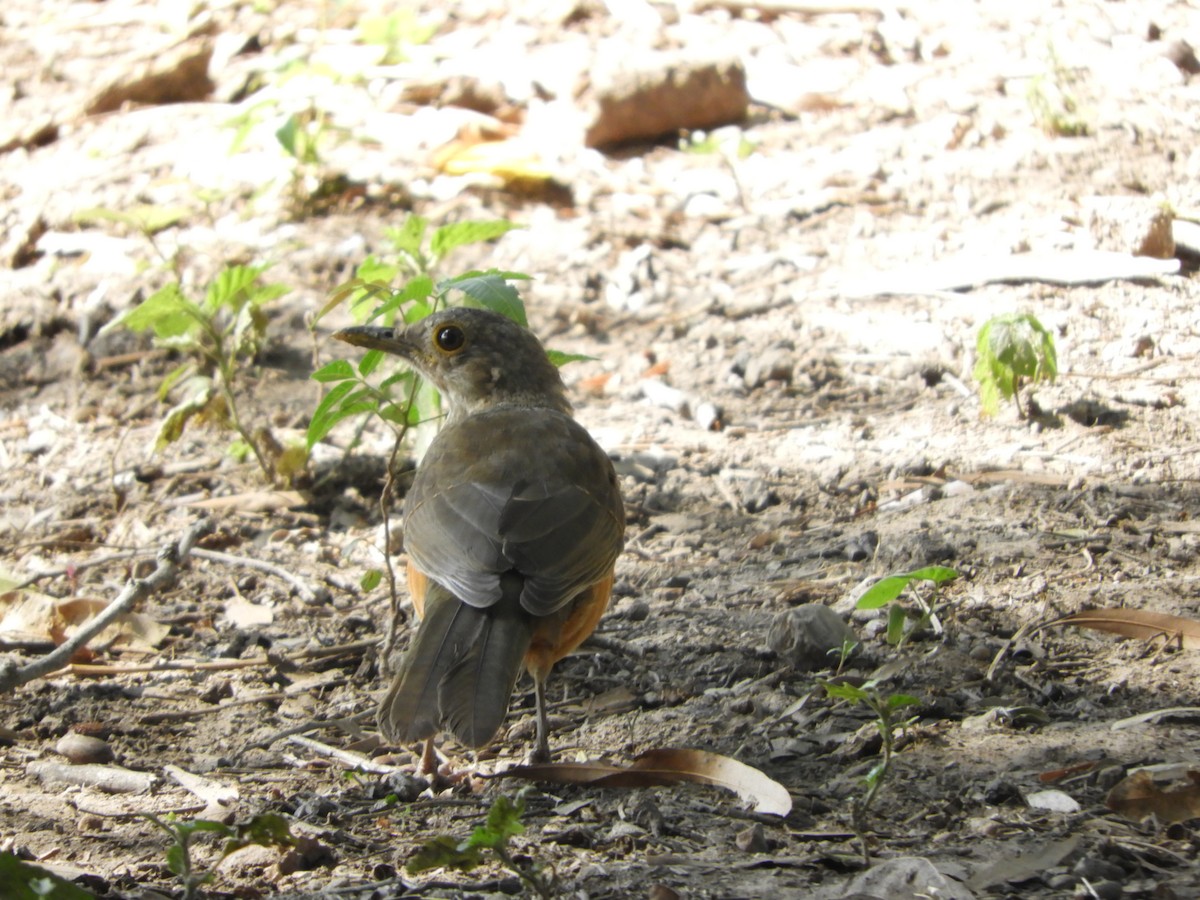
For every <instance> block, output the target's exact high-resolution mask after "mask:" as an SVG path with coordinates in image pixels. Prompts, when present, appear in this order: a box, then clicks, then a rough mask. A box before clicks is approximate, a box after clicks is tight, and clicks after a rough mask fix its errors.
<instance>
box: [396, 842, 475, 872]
mask: <svg viewBox="0 0 1200 900" xmlns="http://www.w3.org/2000/svg"><path fill="white" fill-rule="evenodd" d="M482 858H483V855H482V853H481V852H480V850H479V848H478V847H470V846H467V845H466V844H461V843H459V842H458V841H456V840H455V839H454V838H452V837H450V836H449V835H446V834H442V835H438V836H437V837H435V838H434V839H433V840H431V841H426V842H425V845H424V846H423V847H422V848H421V849H420V850H418V851H417V852H416V853H414V854H413V856H412V858H411V859H410V860H409V861H408V862H407V863H406V864H405V866H404V870H405V871H406V872H408V874H410V875H418V874H420V873H421V872H424V871H426V870H428V869H439V868H447V869H459V870H461V871H464V872H466V871H470V870H471V869H474V868H475V867H476V866H478V865H479V863H480V861H481V860H482Z"/></svg>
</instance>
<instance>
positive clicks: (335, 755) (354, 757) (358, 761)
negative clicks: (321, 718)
mask: <svg viewBox="0 0 1200 900" xmlns="http://www.w3.org/2000/svg"><path fill="white" fill-rule="evenodd" d="M288 743H290V744H295V745H296V746H298V747H303V748H304V749H305V750H308V751H309V752H310V753H316V754H319V755H320V756H327V757H329V758H330V759H334V760H337V761H338V762H340V763H341V764H342V765H344V766H346V767H347V768H349V769H357V770H359V771H362V772H370V773H372V774H374V775H391V774H394V773H396V772H403V771H404V769H402V768H401V767H400V766H389V765H386V764H384V763H378V762H375V760H373V759H368V758H367V757H365V756H363V755H362V754H361V753H352V752H351V751H349V750H340V749H338V748H337V747H331V746H330V745H329V744H322V743H321V742H320V741H314V740H313V739H312V738H306V737H304V736H303V735H299V734H293V735H291V736H290V737H289V738H288Z"/></svg>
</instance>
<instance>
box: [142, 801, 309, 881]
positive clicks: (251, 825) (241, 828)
mask: <svg viewBox="0 0 1200 900" xmlns="http://www.w3.org/2000/svg"><path fill="white" fill-rule="evenodd" d="M141 816H142V818H144V819H145V820H146V821H148V822H150V823H151V824H153V825H155V826H156V827H158V828H160V829H162V830H163V831H165V832H166V833H167V835H168V836H169V837H170V838H171V840H172V841H173V843H172V844H171V846H170V847H168V848H167V868H168V869H170V870H171V872H172V873H173V874H174V875H176V876H177V877H178V878H179V880H180V882H181V884H182V886H183V898H184V900H194V898H196V897H197V896H199V891H200V887H201V886H202V885H205V884H207V883H208V882H210V881H212V879H213V876H214V874H215V866H216V864H214V867H213V868H212V869H208V870H201V869H200V868H198V867H197V864H196V859H195V845H196V839H197V838H198V837H199V836H200V835H202V834H211V835H215V836H216V837H218V838H224V839H225V843H224V844H223V845H222V847H221V852H220V856H219V858H218V859H217V863H219V862H220V861H221V860H223V859H224V858H225V857H227V856H229V854H231V853H233V852H234V851H235V850H240V849H242V848H243V847H248V846H250V845H251V844H258V845H259V846H263V847H291V846H294V845H295V843H296V839H295V837H293V836H292V833H291V830H290V829H289V828H288V824H287V820H286V819H284V818H283V817H282V816H278V815H275V814H273V813H264V814H263V815H259V816H255V817H254V818H253V819H251V820H250V821H249V822H247V823H245V824H243V825H226V824H225V823H223V822H216V821H213V820H211V819H190V820H183V819H180V818H178V817H177V816H175V815H174V814H170V815H167V816H163V817H161V818H160V817H159V816H156V815H153V814H151V813H142V814H141Z"/></svg>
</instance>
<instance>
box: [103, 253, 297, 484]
mask: <svg viewBox="0 0 1200 900" xmlns="http://www.w3.org/2000/svg"><path fill="white" fill-rule="evenodd" d="M265 270H266V267H265V266H263V267H255V268H251V267H248V266H229V267H227V268H225V269H224V270H222V271H221V273H220V274H219V275H218V276H217V277H216V279H214V280H213V282H212V283H211V284H210V285H209V286H208V290H207V291H206V293H205V295H204V299H203V300H200V301H195V300H192V299H190V298H189V297H188V296H187V295H186V294H185V293H184V290H183V287H182V285H181V284H180V283H179V282H174V283H172V284H169V285H167V286H166V287H164V288H162V289H161V290H158V291H156V292H154V293H153V294H151V295H150V296H149V297H147V298H146V299H145V300H143V301H142V302H141V303H139V304H138V305H137V306H135V307H133V308H132V309H129V310H127V311H125V312H123V313H122V314H121V315H119V316H118V317H117V318H116V319H114V320H113V321H112V322H109V323H108V324H107V325H106V326H105V327H104V329H103V331H109V330H111V329H113V328H127V329H129V330H130V331H134V332H138V333H141V332H143V331H151V332H153V334H154V340H155V343H156V344H157V345H158V346H160V347H165V348H168V349H171V350H174V351H176V352H178V353H180V354H182V355H183V356H184V361H183V362H182V363H180V364H179V365H178V366H176V367H175V369H173V370H172V371H171V372H170V373H169V374H168V375H167V376H166V377H165V378H164V379H163V381H162V384H161V385H159V389H158V395H159V398H160V399H166V397H167V396H168V394H170V393H171V392H172V391H175V393H176V396H177V397H179V400H178V402H177V403H176V404H175V405H174V406H173V407H172V408H171V409H170V410H168V412H167V414H166V416H165V417H164V419H163V421H162V422H161V423H160V425H159V430H158V437H157V440H156V441H155V447H154V449H155V451H156V452H157V451H161V450H162V449H163V448H165V447H166V446H167V445H169V444H171V443H174V442H175V441H177V440H179V438H180V437H182V436H183V433H184V430H185V429H186V428H187V426H188V425H189V424H190V423H192V422H193V421H195V422H211V423H214V424H216V425H218V426H220V427H222V428H227V429H230V430H232V431H234V432H236V434H237V435H238V437H239V439H240V440H238V441H236V442H235V443H234V445H233V446H232V448H231V451H232V452H233V453H234V454H235V455H246V454H252V455H253V456H254V458H255V460H256V461H257V462H258V465H259V468H261V469H262V472H263V474H264V475H265V476H266V477H267V478H268V479H269V480H271V481H273V482H276V483H282V484H288V483H291V482H292V481H293V480H294V479H295V477H296V476H297V475H298V474H300V473H301V472H302V471H303V470H304V467H305V465H306V463H307V458H308V457H307V451H306V450H305V448H304V447H303V446H294V447H287V448H285V447H282V446H281V445H280V444H279V443H278V441H276V439H275V438H274V436H273V435H272V433H271V430H270V428H268V427H267V426H266V425H265V424H260V425H254V424H253V423H251V422H249V421H247V419H246V418H245V415H244V413H243V411H242V410H241V408H240V407H239V395H240V394H241V392H242V391H241V389H242V385H243V382H245V381H247V380H248V371H249V369H250V367H251V366H252V364H253V362H254V358H255V356H256V355H257V353H258V351H259V349H260V348H261V347H262V345H263V343H264V342H265V340H266V332H267V316H266V313H265V312H264V309H263V308H264V307H265V306H266V304H268V303H270V302H271V301H272V300H275V299H277V298H278V297H281V296H283V295H284V294H285V293H287V290H288V289H287V288H286V287H284V286H283V285H282V284H265V283H263V281H262V280H261V276H262V274H263V272H264V271H265Z"/></svg>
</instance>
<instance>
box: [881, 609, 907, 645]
mask: <svg viewBox="0 0 1200 900" xmlns="http://www.w3.org/2000/svg"><path fill="white" fill-rule="evenodd" d="M907 621H908V613H906V612H905V611H904V607H903V606H901V605H900V604H899V603H897V604H895V605H894V606H892V608H891V609H889V610H888V617H887V632H886V637H887V642H888V643H889V644H891V645H892V646H893V647H894V646H896V645H897V644H899V643H900V642H901V641H902V640H904V625H905V623H906V622H907Z"/></svg>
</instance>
